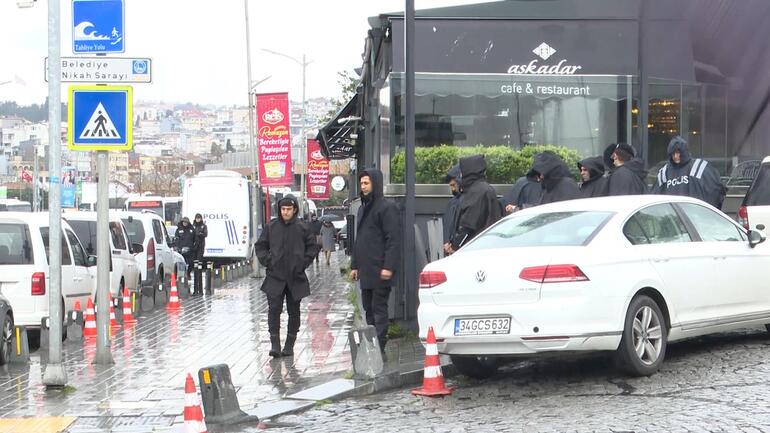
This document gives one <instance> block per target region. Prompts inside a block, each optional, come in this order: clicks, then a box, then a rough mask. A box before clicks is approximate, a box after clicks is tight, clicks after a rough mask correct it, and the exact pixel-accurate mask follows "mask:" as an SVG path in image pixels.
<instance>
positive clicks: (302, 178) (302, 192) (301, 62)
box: [262, 48, 313, 217]
mask: <svg viewBox="0 0 770 433" xmlns="http://www.w3.org/2000/svg"><path fill="white" fill-rule="evenodd" d="M262 51H264V52H266V53H270V54H274V55H276V56H281V57H286V58H287V59H289V60H291V61H293V62H294V63H296V64H298V65H300V66H301V67H302V127H301V129H300V140H301V141H300V155H299V158H300V167H302V173H301V175H300V196H301V197H300V200H302V203H304V202H305V195H306V194H305V174H306V171H307V161H306V158H307V155H306V153H307V150H306V149H305V146H306V145H307V137H305V118H306V114H305V83H306V80H305V77H306V69H307V65H309V64H311V63H313V61H312V60H310V61H308V60H307V59H306V57H305V55H304V54H302V60H300V59H298V58H296V57H292V56H290V55H288V54H284V53H279V52H277V51H273V50H268V49H267V48H262ZM304 209H305V206H300V207H299V212H300V217H303V216H304V213H305V210H304Z"/></svg>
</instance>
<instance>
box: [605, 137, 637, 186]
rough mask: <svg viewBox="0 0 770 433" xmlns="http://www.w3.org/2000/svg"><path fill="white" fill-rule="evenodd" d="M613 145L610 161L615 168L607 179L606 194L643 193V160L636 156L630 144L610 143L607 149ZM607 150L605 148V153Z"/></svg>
mask: <svg viewBox="0 0 770 433" xmlns="http://www.w3.org/2000/svg"><path fill="white" fill-rule="evenodd" d="M613 146H614V148H615V149H614V150H613V151H612V162H613V165H614V167H615V168H614V169H613V170H612V172H611V174H610V177H609V180H608V181H607V195H610V196H615V195H635V194H645V193H646V192H647V184H646V183H645V182H644V179H645V178H646V177H647V170H645V169H644V162H643V161H642V160H641V158H637V157H636V150H635V149H634V148H633V147H632V146H631V145H630V144H626V143H617V144H610V145H609V146H608V149H609V148H611V147H613ZM607 152H608V150H607V149H605V154H606V153H607Z"/></svg>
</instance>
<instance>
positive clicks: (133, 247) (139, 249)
mask: <svg viewBox="0 0 770 433" xmlns="http://www.w3.org/2000/svg"><path fill="white" fill-rule="evenodd" d="M131 251H132V252H133V253H134V254H139V253H141V252H144V247H143V246H142V244H131Z"/></svg>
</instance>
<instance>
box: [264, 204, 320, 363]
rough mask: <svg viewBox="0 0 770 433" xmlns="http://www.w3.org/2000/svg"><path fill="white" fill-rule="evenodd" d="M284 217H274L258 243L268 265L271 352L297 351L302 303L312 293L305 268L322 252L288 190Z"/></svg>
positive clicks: (266, 286) (266, 283)
mask: <svg viewBox="0 0 770 433" xmlns="http://www.w3.org/2000/svg"><path fill="white" fill-rule="evenodd" d="M278 208H279V209H280V212H281V217H280V218H276V219H274V220H272V221H270V224H269V225H268V226H267V229H266V230H263V231H262V234H261V235H260V236H259V240H258V241H257V243H256V245H255V249H256V253H257V258H258V259H259V262H260V263H261V264H262V265H263V266H264V267H265V268H266V269H267V274H266V276H265V281H264V282H263V283H262V291H263V292H265V294H266V295H267V308H268V311H267V328H268V332H269V333H270V356H272V357H274V358H277V357H279V356H292V355H294V342H295V341H297V333H298V332H299V323H300V314H299V304H300V301H301V300H302V298H304V297H305V296H307V295H309V294H310V283H309V282H308V279H307V275H306V274H305V269H307V267H308V266H310V264H311V263H313V259H315V257H316V255H317V254H318V244H316V241H315V236H314V235H313V232H312V231H311V230H310V228H309V227H308V226H307V225H306V224H305V223H304V222H302V221H301V220H299V219H298V218H297V212H298V211H299V204H298V203H297V199H296V198H294V196H293V195H291V194H287V195H285V196H283V198H281V200H279V201H278ZM284 299H285V300H286V311H287V312H288V313H289V323H288V326H287V329H286V344H285V345H284V346H283V350H281V313H282V312H283V303H284Z"/></svg>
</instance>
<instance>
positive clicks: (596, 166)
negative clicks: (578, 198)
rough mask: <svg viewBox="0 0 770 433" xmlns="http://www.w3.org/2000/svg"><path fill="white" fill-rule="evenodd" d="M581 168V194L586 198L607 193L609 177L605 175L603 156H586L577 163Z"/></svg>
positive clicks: (602, 195)
mask: <svg viewBox="0 0 770 433" xmlns="http://www.w3.org/2000/svg"><path fill="white" fill-rule="evenodd" d="M577 166H578V170H580V177H581V178H582V179H583V182H581V183H580V195H582V196H583V197H585V198H590V197H604V196H606V195H607V178H606V177H604V161H603V160H602V157H601V156H594V157H591V158H586V159H584V160H582V161H580V162H578V163H577Z"/></svg>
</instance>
